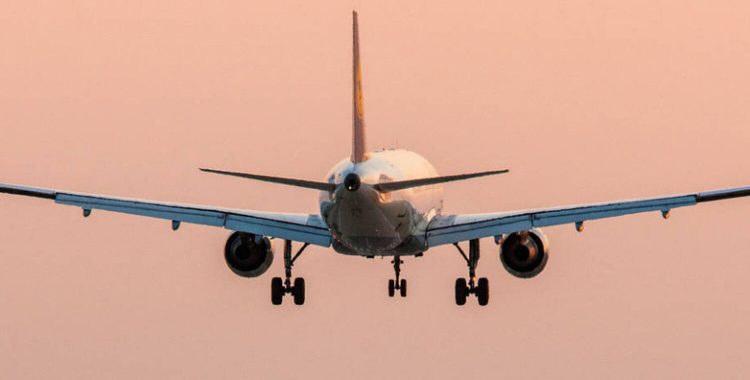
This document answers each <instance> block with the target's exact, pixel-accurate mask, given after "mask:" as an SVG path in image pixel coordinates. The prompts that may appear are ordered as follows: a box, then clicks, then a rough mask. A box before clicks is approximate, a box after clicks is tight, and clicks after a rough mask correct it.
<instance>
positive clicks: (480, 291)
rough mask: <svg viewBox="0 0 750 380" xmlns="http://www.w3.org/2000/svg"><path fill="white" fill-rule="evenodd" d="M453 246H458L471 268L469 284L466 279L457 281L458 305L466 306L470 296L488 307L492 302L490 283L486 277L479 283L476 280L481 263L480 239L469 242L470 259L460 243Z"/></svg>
mask: <svg viewBox="0 0 750 380" xmlns="http://www.w3.org/2000/svg"><path fill="white" fill-rule="evenodd" d="M453 245H455V246H456V249H458V253H460V254H461V256H463V258H464V260H466V264H467V265H468V266H469V281H468V284H467V281H466V279H465V278H459V279H456V305H459V306H460V305H464V304H466V297H467V296H468V295H469V294H474V295H476V296H477V300H478V301H479V304H480V305H482V306H485V305H487V303H488V302H489V300H490V283H489V281H488V280H487V278H486V277H481V278H479V281H477V280H476V277H477V274H476V270H477V263H478V262H479V239H473V240H469V256H468V257H467V256H466V253H464V250H463V249H461V246H459V245H458V243H453Z"/></svg>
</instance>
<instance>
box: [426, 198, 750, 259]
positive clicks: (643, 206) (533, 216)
mask: <svg viewBox="0 0 750 380" xmlns="http://www.w3.org/2000/svg"><path fill="white" fill-rule="evenodd" d="M746 196H750V187H739V188H734V189H723V190H715V191H706V192H701V193H693V194H685V195H676V196H671V197H661V198H651V199H639V200H629V201H616V202H609V203H599V204H589V205H580V206H568V207H556V208H548V209H538V210H530V211H512V212H504V213H494V214H466V215H446V216H436V217H434V218H433V219H432V221H431V222H430V224H429V225H428V226H427V246H428V247H434V246H437V245H442V244H452V243H458V242H462V241H466V240H471V239H478V238H482V237H489V236H499V235H503V234H509V233H512V232H517V231H523V230H529V229H531V228H534V227H547V226H555V225H560V224H570V223H575V224H576V227H577V228H579V229H581V228H582V227H583V222H585V221H587V220H593V219H602V218H612V217H615V216H622V215H628V214H637V213H641V212H648V211H661V212H662V215H663V216H664V217H665V218H667V217H669V210H671V209H673V208H677V207H683V206H693V205H695V204H698V203H703V202H711V201H718V200H722V199H730V198H739V197H746Z"/></svg>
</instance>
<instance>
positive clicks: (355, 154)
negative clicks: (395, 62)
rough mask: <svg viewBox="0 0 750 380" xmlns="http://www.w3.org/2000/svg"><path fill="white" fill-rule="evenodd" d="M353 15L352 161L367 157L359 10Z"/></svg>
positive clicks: (362, 159) (363, 159) (359, 160)
mask: <svg viewBox="0 0 750 380" xmlns="http://www.w3.org/2000/svg"><path fill="white" fill-rule="evenodd" d="M352 15H353V19H354V21H353V26H352V28H353V35H352V158H351V159H352V162H354V163H358V162H362V161H365V160H366V159H367V144H366V139H365V107H364V99H363V95H362V65H361V63H360V61H359V25H358V23H357V11H353V12H352Z"/></svg>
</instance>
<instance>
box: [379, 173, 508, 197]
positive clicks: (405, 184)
mask: <svg viewBox="0 0 750 380" xmlns="http://www.w3.org/2000/svg"><path fill="white" fill-rule="evenodd" d="M508 171H509V170H508V169H504V170H493V171H488V172H479V173H469V174H457V175H448V176H443V177H430V178H420V179H410V180H406V181H398V182H385V183H379V184H377V185H375V186H374V187H375V190H377V191H380V192H381V193H387V192H389V191H396V190H403V189H409V188H412V187H419V186H428V185H436V184H439V183H445V182H453V181H461V180H464V179H470V178H476V177H484V176H488V175H495V174H503V173H507V172H508Z"/></svg>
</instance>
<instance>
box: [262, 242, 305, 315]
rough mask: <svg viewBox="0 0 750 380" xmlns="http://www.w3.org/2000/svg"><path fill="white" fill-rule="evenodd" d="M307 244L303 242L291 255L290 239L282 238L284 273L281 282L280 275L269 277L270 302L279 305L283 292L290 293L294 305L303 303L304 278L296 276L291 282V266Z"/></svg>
mask: <svg viewBox="0 0 750 380" xmlns="http://www.w3.org/2000/svg"><path fill="white" fill-rule="evenodd" d="M308 245H309V244H308V243H305V245H303V246H302V247H301V248H300V249H299V250H298V251H297V253H296V254H295V255H294V257H292V241H291V240H284V274H285V279H284V281H283V282H282V281H281V277H274V278H273V279H271V303H273V304H274V305H281V301H282V298H283V297H284V294H287V293H289V294H291V295H292V296H293V297H294V304H295V305H304V304H305V279H304V278H302V277H297V278H295V279H294V284H292V266H293V265H294V262H295V261H296V260H297V258H298V257H299V256H300V255H301V254H302V252H304V251H305V248H307V246H308Z"/></svg>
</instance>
